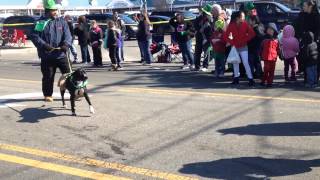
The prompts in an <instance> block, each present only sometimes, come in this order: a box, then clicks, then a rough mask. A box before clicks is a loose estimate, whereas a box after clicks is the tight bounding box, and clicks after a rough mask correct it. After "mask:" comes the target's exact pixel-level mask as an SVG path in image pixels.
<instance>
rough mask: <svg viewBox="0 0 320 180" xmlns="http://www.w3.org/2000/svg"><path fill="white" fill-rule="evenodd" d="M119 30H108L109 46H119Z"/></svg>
mask: <svg viewBox="0 0 320 180" xmlns="http://www.w3.org/2000/svg"><path fill="white" fill-rule="evenodd" d="M118 41H119V32H118V31H117V30H116V29H109V30H108V38H107V48H112V47H119V45H118V43H119V42H118Z"/></svg>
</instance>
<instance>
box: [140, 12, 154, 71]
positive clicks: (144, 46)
mask: <svg viewBox="0 0 320 180" xmlns="http://www.w3.org/2000/svg"><path fill="white" fill-rule="evenodd" d="M150 25H151V23H150V20H149V18H148V12H147V10H143V14H141V15H140V21H139V24H138V31H137V40H138V45H139V48H140V51H142V54H143V57H142V58H141V59H142V60H143V65H151V60H152V56H151V51H150V45H151V37H152V35H151V33H150Z"/></svg>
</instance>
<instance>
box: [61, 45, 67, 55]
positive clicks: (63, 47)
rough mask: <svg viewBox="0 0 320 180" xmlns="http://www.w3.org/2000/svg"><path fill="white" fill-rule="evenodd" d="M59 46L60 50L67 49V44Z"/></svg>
mask: <svg viewBox="0 0 320 180" xmlns="http://www.w3.org/2000/svg"><path fill="white" fill-rule="evenodd" d="M60 48H61V51H63V52H65V53H66V52H67V51H68V46H67V45H66V44H64V45H62V46H60Z"/></svg>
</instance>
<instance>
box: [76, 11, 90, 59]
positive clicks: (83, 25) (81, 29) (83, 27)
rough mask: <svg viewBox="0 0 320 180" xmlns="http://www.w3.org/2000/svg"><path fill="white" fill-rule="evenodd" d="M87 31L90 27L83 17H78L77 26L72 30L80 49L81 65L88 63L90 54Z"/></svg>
mask: <svg viewBox="0 0 320 180" xmlns="http://www.w3.org/2000/svg"><path fill="white" fill-rule="evenodd" d="M89 30H90V25H89V24H88V23H87V20H86V17H85V16H79V18H78V24H77V26H76V28H75V30H74V34H75V35H76V36H78V41H79V45H80V49H81V56H82V63H85V64H87V63H90V62H91V58H90V53H89V49H88V44H89Z"/></svg>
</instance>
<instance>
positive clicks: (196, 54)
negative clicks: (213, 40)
mask: <svg viewBox="0 0 320 180" xmlns="http://www.w3.org/2000/svg"><path fill="white" fill-rule="evenodd" d="M202 51H203V47H202V37H201V34H200V35H199V34H197V35H196V47H195V52H194V64H195V67H196V69H200V67H201V53H202Z"/></svg>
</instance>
